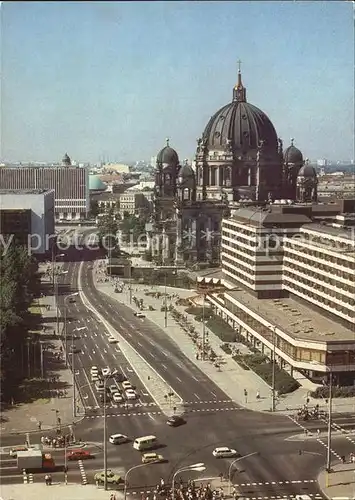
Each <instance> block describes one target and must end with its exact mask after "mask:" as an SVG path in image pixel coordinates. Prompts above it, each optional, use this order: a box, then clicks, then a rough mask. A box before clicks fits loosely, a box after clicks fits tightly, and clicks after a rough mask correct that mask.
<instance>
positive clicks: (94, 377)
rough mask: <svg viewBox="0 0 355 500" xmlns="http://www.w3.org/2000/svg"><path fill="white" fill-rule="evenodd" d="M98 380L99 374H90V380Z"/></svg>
mask: <svg viewBox="0 0 355 500" xmlns="http://www.w3.org/2000/svg"><path fill="white" fill-rule="evenodd" d="M99 380H100V379H99V376H98V375H97V374H96V373H92V374H91V382H98V381H99Z"/></svg>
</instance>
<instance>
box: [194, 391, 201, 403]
mask: <svg viewBox="0 0 355 500" xmlns="http://www.w3.org/2000/svg"><path fill="white" fill-rule="evenodd" d="M194 396H196V397H197V399H199V400H200V401H201V398H200V397H199V396H198V395H197V394H196V392H195V393H194Z"/></svg>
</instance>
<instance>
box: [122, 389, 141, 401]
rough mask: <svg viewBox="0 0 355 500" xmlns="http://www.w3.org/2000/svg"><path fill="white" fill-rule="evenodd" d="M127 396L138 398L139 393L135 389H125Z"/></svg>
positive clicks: (128, 397)
mask: <svg viewBox="0 0 355 500" xmlns="http://www.w3.org/2000/svg"><path fill="white" fill-rule="evenodd" d="M125 396H126V398H127V399H137V397H138V396H137V393H136V391H134V390H133V389H127V390H126V391H125Z"/></svg>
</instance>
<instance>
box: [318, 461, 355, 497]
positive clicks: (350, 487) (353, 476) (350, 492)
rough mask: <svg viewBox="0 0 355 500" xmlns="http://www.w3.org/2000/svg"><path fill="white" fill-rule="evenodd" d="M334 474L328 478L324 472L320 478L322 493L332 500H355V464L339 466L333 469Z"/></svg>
mask: <svg viewBox="0 0 355 500" xmlns="http://www.w3.org/2000/svg"><path fill="white" fill-rule="evenodd" d="M332 470H333V472H331V473H330V474H329V476H328V481H329V483H328V485H329V486H328V487H327V486H326V481H327V478H326V476H327V473H326V472H325V470H323V471H322V472H321V473H320V474H319V476H318V484H319V487H320V489H321V490H322V493H323V494H324V495H325V496H326V497H327V498H329V499H330V500H354V499H355V471H354V464H349V463H348V464H337V465H335V466H334V467H332Z"/></svg>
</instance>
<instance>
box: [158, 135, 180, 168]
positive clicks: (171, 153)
mask: <svg viewBox="0 0 355 500" xmlns="http://www.w3.org/2000/svg"><path fill="white" fill-rule="evenodd" d="M166 142H167V144H166V146H165V147H164V148H163V149H161V150H160V151H159V153H158V155H157V163H160V164H163V165H164V166H176V165H178V164H179V156H178V154H177V152H176V151H175V149H173V148H171V147H170V146H169V140H168V139H167V141H166Z"/></svg>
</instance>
